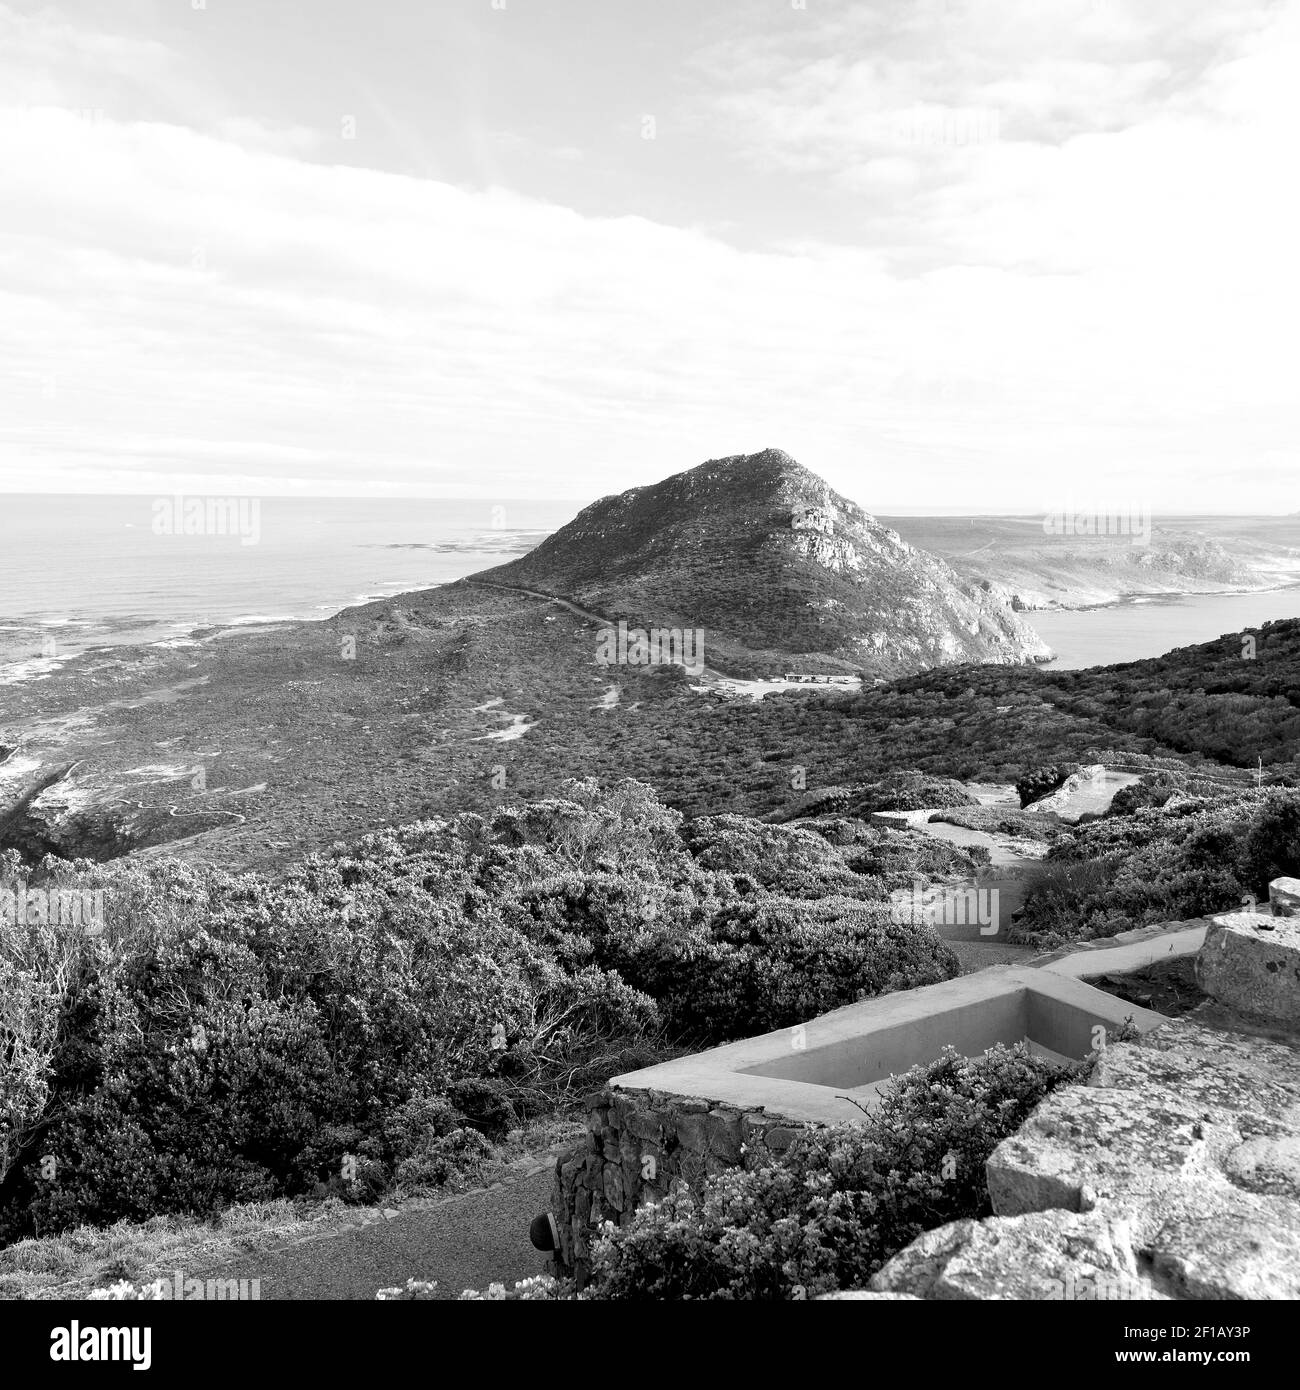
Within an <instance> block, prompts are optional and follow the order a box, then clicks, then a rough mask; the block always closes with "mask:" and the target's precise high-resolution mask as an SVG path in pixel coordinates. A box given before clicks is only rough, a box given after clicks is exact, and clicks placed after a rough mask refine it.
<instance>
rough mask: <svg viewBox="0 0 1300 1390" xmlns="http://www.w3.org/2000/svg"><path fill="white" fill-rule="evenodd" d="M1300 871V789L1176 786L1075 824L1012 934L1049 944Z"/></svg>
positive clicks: (1218, 902)
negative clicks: (1161, 798) (1190, 791)
mask: <svg viewBox="0 0 1300 1390" xmlns="http://www.w3.org/2000/svg"><path fill="white" fill-rule="evenodd" d="M1297 873H1300V791H1296V790H1293V789H1286V788H1275V789H1271V790H1270V789H1266V790H1263V791H1255V792H1243V793H1229V792H1223V791H1222V790H1220V791H1219V792H1218V793H1217V794H1216V795H1213V796H1190V795H1186V794H1180V795H1179V796H1177V797H1173V798H1171V799H1170V800H1168V801H1167V802H1166V803H1165V804H1164V805H1161V806H1149V807H1141V808H1139V809H1137V810H1136V811H1134V812H1133V813H1132V814H1131V815H1115V816H1108V817H1106V818H1105V819H1102V820H1099V821H1093V822H1090V823H1089V824H1087V825H1081V826H1079V827H1078V828H1077V829H1076V830H1075V831H1074V832H1073V833H1072V835H1071V836H1070V837H1069V838H1068V840H1067V841H1066V842H1065V843H1063V844H1061V845H1059V846H1057V847H1056V848H1054V849H1053V850H1052V851H1051V852H1050V853H1049V854H1048V856H1047V858H1046V859H1045V860H1044V862H1043V865H1042V869H1041V872H1040V874H1039V875H1038V877H1037V878H1036V880H1035V881H1034V883H1033V885H1032V886H1031V888H1030V889H1029V892H1028V893H1027V894H1026V898H1025V905H1024V909H1023V912H1022V914H1021V916H1020V917H1019V918H1018V920H1017V923H1016V926H1015V927H1014V928H1013V930H1012V933H1011V939H1012V940H1013V941H1014V940H1032V941H1036V942H1038V943H1040V944H1052V943H1055V942H1059V941H1066V940H1070V939H1073V938H1080V937H1093V936H1113V935H1114V934H1115V933H1116V932H1121V931H1128V930H1130V929H1131V928H1134V927H1140V926H1146V925H1148V924H1150V923H1156V922H1166V921H1183V920H1186V919H1188V918H1193V917H1202V916H1205V915H1207V914H1210V913H1216V912H1233V911H1237V910H1239V909H1240V908H1241V906H1242V904H1243V902H1249V901H1250V900H1252V899H1253V900H1255V901H1257V902H1264V901H1267V898H1268V885H1269V882H1270V881H1271V880H1272V879H1274V878H1278V877H1286V876H1292V875H1295V874H1297Z"/></svg>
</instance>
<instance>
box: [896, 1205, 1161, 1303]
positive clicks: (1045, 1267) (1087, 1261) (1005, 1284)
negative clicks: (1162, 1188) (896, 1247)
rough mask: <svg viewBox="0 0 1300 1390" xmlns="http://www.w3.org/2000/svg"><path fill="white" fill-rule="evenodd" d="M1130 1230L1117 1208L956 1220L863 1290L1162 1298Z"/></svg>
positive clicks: (945, 1295)
mask: <svg viewBox="0 0 1300 1390" xmlns="http://www.w3.org/2000/svg"><path fill="white" fill-rule="evenodd" d="M1132 1227H1133V1223H1132V1219H1131V1217H1129V1216H1128V1215H1126V1214H1125V1213H1124V1212H1123V1210H1122V1209H1117V1210H1098V1211H1093V1212H1087V1213H1077V1212H1065V1211H1047V1212H1032V1213H1029V1214H1028V1215H1025V1216H1012V1217H999V1216H994V1217H990V1218H989V1219H988V1220H987V1221H957V1222H954V1223H953V1224H952V1225H949V1226H943V1227H941V1228H940V1229H939V1230H937V1231H930V1232H928V1233H927V1234H926V1235H924V1236H922V1237H920V1239H919V1240H917V1241H916V1242H914V1243H913V1244H912V1245H911V1246H909V1247H908V1249H907V1250H904V1251H903V1252H902V1253H901V1254H899V1255H896V1256H895V1257H894V1258H893V1259H892V1260H890V1262H889V1263H888V1264H887V1265H885V1266H884V1267H883V1268H882V1269H881V1270H880V1271H879V1272H878V1273H877V1274H876V1275H875V1277H874V1278H873V1279H872V1280H871V1282H870V1285H869V1287H870V1288H872V1289H874V1290H876V1291H879V1292H886V1291H889V1292H899V1293H912V1294H915V1295H916V1296H917V1297H918V1298H928V1299H1051V1300H1057V1299H1060V1300H1067V1301H1075V1300H1078V1301H1089V1302H1091V1301H1096V1300H1110V1299H1165V1298H1168V1297H1169V1296H1170V1295H1169V1294H1167V1293H1166V1292H1165V1291H1164V1290H1163V1289H1162V1288H1161V1287H1160V1286H1159V1284H1158V1283H1157V1282H1156V1281H1155V1280H1153V1279H1152V1278H1151V1277H1150V1276H1149V1275H1148V1274H1147V1273H1146V1272H1145V1270H1144V1269H1143V1268H1142V1267H1141V1265H1140V1262H1139V1260H1138V1255H1137V1251H1136V1250H1135V1248H1134V1244H1133V1229H1132ZM918 1246H919V1247H922V1248H921V1249H920V1250H918Z"/></svg>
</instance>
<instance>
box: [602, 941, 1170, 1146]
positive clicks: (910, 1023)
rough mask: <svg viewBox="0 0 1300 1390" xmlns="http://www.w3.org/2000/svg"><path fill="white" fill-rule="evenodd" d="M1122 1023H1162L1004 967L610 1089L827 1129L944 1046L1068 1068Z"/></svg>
mask: <svg viewBox="0 0 1300 1390" xmlns="http://www.w3.org/2000/svg"><path fill="white" fill-rule="evenodd" d="M1128 1017H1132V1019H1133V1022H1134V1024H1135V1026H1136V1027H1137V1028H1138V1029H1139V1031H1141V1032H1146V1031H1147V1030H1148V1029H1150V1028H1154V1027H1156V1026H1157V1025H1158V1024H1160V1023H1163V1022H1165V1021H1166V1020H1164V1019H1163V1018H1162V1017H1161V1015H1159V1014H1156V1013H1152V1012H1151V1011H1150V1010H1148V1009H1141V1008H1138V1007H1137V1006H1136V1005H1133V1004H1129V1003H1126V1002H1125V1001H1124V1000H1122V999H1117V998H1116V997H1114V996H1113V995H1110V994H1106V993H1104V992H1103V991H1102V990H1099V989H1094V988H1093V987H1092V986H1091V985H1086V984H1083V983H1081V982H1080V981H1078V980H1075V979H1070V978H1067V977H1065V976H1062V975H1058V974H1054V973H1051V972H1048V971H1042V970H1035V969H1028V968H1023V967H1011V966H1007V967H1002V968H994V969H990V970H982V971H980V972H979V973H978V974H975V975H965V976H962V977H961V978H960V979H956V980H947V981H945V982H944V983H943V984H938V985H930V986H927V987H926V988H924V989H912V990H906V991H904V992H902V993H899V994H888V995H884V996H882V997H881V998H878V999H867V1000H863V1001H862V1002H861V1003H858V1004H851V1005H849V1006H848V1007H846V1008H843V1009H837V1010H835V1011H834V1012H833V1013H829V1014H822V1015H820V1016H819V1017H817V1018H814V1019H811V1020H809V1021H808V1022H807V1023H806V1024H800V1025H799V1026H798V1027H795V1028H784V1029H781V1030H780V1031H778V1032H775V1033H765V1034H763V1035H762V1036H761V1037H757V1038H745V1039H743V1040H742V1041H740V1042H735V1043H728V1044H726V1045H725V1046H723V1047H715V1048H712V1049H710V1050H709V1051H708V1052H701V1053H697V1054H695V1055H694V1056H691V1057H681V1058H678V1059H677V1060H675V1061H672V1062H665V1063H663V1064H662V1065H660V1066H656V1067H647V1068H645V1069H644V1070H642V1071H636V1072H628V1073H626V1074H625V1075H623V1076H618V1077H615V1078H614V1079H613V1081H612V1082H611V1085H614V1086H617V1087H619V1088H621V1089H624V1090H654V1091H661V1092H665V1093H667V1094H675V1095H680V1096H690V1097H698V1098H701V1099H707V1100H711V1101H716V1102H720V1103H723V1104H727V1105H736V1106H740V1107H743V1108H756V1107H762V1108H764V1109H765V1110H767V1111H768V1112H769V1113H771V1114H774V1115H785V1116H788V1117H789V1118H791V1119H796V1120H804V1121H823V1122H834V1121H838V1120H846V1119H854V1118H857V1117H860V1115H861V1111H860V1110H858V1108H857V1107H856V1106H855V1105H853V1104H852V1100H856V1101H858V1102H860V1103H861V1104H863V1105H869V1104H870V1103H871V1100H872V1098H873V1097H875V1096H876V1095H877V1094H878V1093H879V1091H880V1090H882V1089H883V1088H884V1087H885V1086H886V1085H887V1084H888V1081H889V1078H890V1076H891V1075H897V1074H898V1073H900V1072H904V1071H907V1070H908V1068H909V1067H912V1066H915V1065H916V1064H917V1063H918V1062H929V1061H933V1060H934V1059H935V1058H936V1057H938V1056H939V1055H940V1054H941V1053H942V1052H943V1050H944V1048H945V1047H948V1046H951V1047H954V1048H956V1050H957V1051H958V1052H960V1053H963V1054H964V1055H966V1056H968V1057H974V1056H979V1055H980V1054H981V1053H983V1052H986V1051H987V1050H988V1049H989V1048H990V1047H993V1046H994V1045H995V1044H997V1043H1018V1042H1027V1043H1028V1044H1029V1046H1030V1048H1031V1050H1032V1051H1034V1052H1035V1053H1037V1054H1038V1055H1040V1056H1046V1057H1049V1058H1052V1059H1054V1060H1057V1061H1067V1060H1070V1061H1072V1060H1077V1059H1078V1058H1080V1057H1083V1056H1085V1055H1086V1054H1087V1053H1088V1052H1090V1051H1092V1049H1093V1048H1094V1047H1095V1046H1096V1043H1097V1040H1098V1038H1100V1037H1102V1036H1103V1035H1104V1036H1106V1037H1109V1036H1111V1035H1113V1034H1114V1032H1115V1031H1116V1030H1117V1029H1118V1028H1119V1027H1120V1026H1121V1024H1122V1023H1123V1022H1124V1020H1125V1019H1126V1018H1128ZM1098 1030H1103V1031H1098ZM845 1097H851V1098H852V1100H850V1099H845Z"/></svg>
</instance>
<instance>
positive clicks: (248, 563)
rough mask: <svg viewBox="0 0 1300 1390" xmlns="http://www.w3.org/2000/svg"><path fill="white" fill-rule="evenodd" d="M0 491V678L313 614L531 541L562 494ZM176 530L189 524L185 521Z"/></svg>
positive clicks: (461, 569) (552, 518)
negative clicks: (221, 502) (520, 497)
mask: <svg viewBox="0 0 1300 1390" xmlns="http://www.w3.org/2000/svg"><path fill="white" fill-rule="evenodd" d="M196 502H199V503H202V502H203V499H183V498H182V499H179V500H176V499H168V498H154V497H152V496H150V497H136V496H66V497H65V496H52V495H37V494H14V493H8V494H3V495H0V684H5V683H9V682H12V681H13V680H16V679H25V678H30V677H32V676H39V675H41V674H44V673H45V672H47V671H50V670H53V669H55V668H56V667H57V665H58V664H59V663H60V661H62V660H63V659H66V658H67V657H69V656H73V655H75V654H77V653H79V652H83V651H86V650H88V649H91V648H95V647H102V646H115V645H123V644H128V643H149V642H177V641H183V640H184V639H185V638H186V635H187V634H188V633H189V632H190V631H191V630H193V629H194V628H201V627H211V626H224V625H228V624H229V625H240V624H247V623H256V622H263V621H267V620H272V619H285V618H299V619H303V618H305V619H320V618H325V617H328V616H329V615H330V614H333V613H336V612H338V611H339V610H340V609H342V608H346V607H349V606H350V605H352V604H357V603H364V602H368V601H370V600H373V599H378V598H386V597H388V596H390V595H392V594H399V593H403V592H405V591H407V590H410V589H425V588H429V587H431V586H432V585H435V584H445V583H448V582H449V581H451V580H453V579H459V578H461V577H462V576H464V575H467V574H472V573H473V572H474V571H475V570H481V569H486V568H488V567H489V566H491V565H497V564H502V563H503V562H505V561H506V560H509V559H512V558H514V557H515V556H517V555H522V554H524V553H525V552H527V551H529V550H531V549H532V548H533V547H534V546H535V545H537V544H538V542H539V541H541V540H542V539H543V537H544V536H546V535H547V534H548V533H549V532H551V531H553V530H555V529H556V528H558V527H559V526H562V525H563V524H564V523H565V522H566V521H568V520H569V519H570V518H571V517H572V516H573V514H574V513H575V512H576V511H577V510H578V509H579V505H580V504H579V503H576V502H573V501H554V502H538V501H527V502H522V501H521V502H511V501H509V500H502V499H500V498H494V499H493V500H492V501H490V502H489V501H486V500H484V501H477V500H473V499H469V500H467V499H455V500H450V501H444V500H439V499H432V498H384V499H373V498H323V499H322V498H281V497H263V498H258V499H248V498H245V499H241V500H240V501H239V503H238V505H236V506H232V507H230V508H228V509H227V508H225V507H207V506H202V507H200V508H199V509H198V510H196V509H195V506H194V504H195V503H196ZM187 532H188V533H187Z"/></svg>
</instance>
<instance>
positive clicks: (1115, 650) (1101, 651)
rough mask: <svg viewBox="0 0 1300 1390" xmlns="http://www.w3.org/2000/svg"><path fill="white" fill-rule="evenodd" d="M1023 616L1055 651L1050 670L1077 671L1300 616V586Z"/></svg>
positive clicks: (1114, 663) (1141, 599)
mask: <svg viewBox="0 0 1300 1390" xmlns="http://www.w3.org/2000/svg"><path fill="white" fill-rule="evenodd" d="M1021 616H1022V617H1023V618H1024V619H1025V620H1026V621H1027V622H1028V623H1029V624H1030V625H1031V626H1032V627H1033V628H1034V629H1035V630H1036V631H1037V632H1038V633H1039V635H1040V636H1041V637H1042V639H1043V641H1045V642H1046V643H1047V645H1048V646H1049V647H1051V648H1052V650H1053V651H1054V652H1056V654H1057V659H1056V660H1055V661H1053V662H1051V663H1049V667H1048V669H1056V670H1078V669H1079V668H1080V667H1083V666H1113V665H1117V664H1118V663H1119V662H1122V661H1140V660H1141V659H1142V658H1144V657H1149V656H1163V655H1164V654H1165V652H1171V651H1173V650H1174V649H1175V648H1177V647H1189V646H1192V645H1193V644H1195V643H1197V642H1211V641H1213V640H1214V638H1216V637H1221V636H1223V634H1224V633H1225V632H1231V633H1236V634H1241V633H1246V632H1253V631H1255V630H1256V629H1258V628H1259V627H1260V626H1261V624H1263V623H1267V622H1272V621H1274V620H1275V619H1278V618H1300V588H1296V587H1292V588H1288V589H1266V590H1262V591H1260V592H1258V593H1252V594H1187V595H1183V596H1181V597H1177V598H1165V597H1163V596H1161V597H1159V598H1136V599H1130V600H1129V601H1128V602H1126V603H1120V604H1114V605H1112V606H1110V607H1107V608H1085V609H1074V610H1071V611H1061V612H1056V611H1046V612H1042V613H1023V614H1021Z"/></svg>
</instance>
